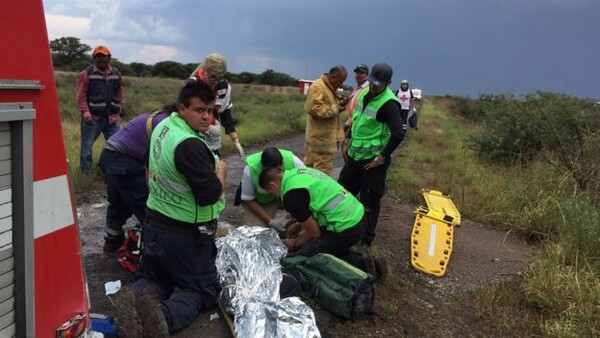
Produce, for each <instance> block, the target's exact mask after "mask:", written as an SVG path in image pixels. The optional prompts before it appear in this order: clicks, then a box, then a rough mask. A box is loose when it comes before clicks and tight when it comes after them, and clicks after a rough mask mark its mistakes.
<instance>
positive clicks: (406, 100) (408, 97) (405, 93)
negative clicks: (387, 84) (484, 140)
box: [397, 80, 414, 129]
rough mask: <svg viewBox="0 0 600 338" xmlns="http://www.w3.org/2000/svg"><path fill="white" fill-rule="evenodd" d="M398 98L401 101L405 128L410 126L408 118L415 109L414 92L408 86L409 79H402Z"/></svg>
mask: <svg viewBox="0 0 600 338" xmlns="http://www.w3.org/2000/svg"><path fill="white" fill-rule="evenodd" d="M397 97H398V100H399V101H400V115H402V124H403V127H404V129H407V127H408V119H409V117H410V116H409V115H411V113H414V111H413V109H414V108H413V100H414V98H413V94H412V91H411V90H410V89H409V88H408V81H407V80H402V82H400V89H399V90H398V94H397Z"/></svg>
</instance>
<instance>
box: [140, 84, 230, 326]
mask: <svg viewBox="0 0 600 338" xmlns="http://www.w3.org/2000/svg"><path fill="white" fill-rule="evenodd" d="M214 103H215V93H214V91H213V90H212V89H211V88H210V87H209V85H208V84H206V83H205V82H204V81H193V82H190V83H188V84H186V85H184V87H183V88H182V89H181V91H180V93H179V97H178V99H177V109H178V111H177V112H174V113H172V114H171V115H170V116H169V117H168V118H167V119H165V120H164V121H162V122H161V123H160V124H158V125H157V126H156V129H155V130H154V132H153V133H152V137H151V140H150V150H149V152H150V158H149V187H150V196H149V198H148V202H147V206H148V209H147V221H146V224H145V225H144V229H143V232H142V253H141V258H140V265H139V269H138V273H137V275H136V282H135V283H134V286H133V288H134V291H135V293H136V295H137V296H138V300H139V302H138V312H139V313H138V314H139V315H140V318H142V325H143V329H144V336H145V337H166V336H168V334H169V333H170V332H175V331H179V330H181V329H184V328H185V327H187V326H189V325H190V324H191V323H192V321H193V320H194V319H195V317H196V315H197V314H198V313H199V311H201V310H203V309H207V308H210V307H212V306H213V305H214V304H215V301H216V287H217V285H216V282H217V270H216V267H215V257H216V247H215V231H216V228H217V219H218V218H219V216H220V215H221V212H222V211H223V209H224V200H223V198H222V196H223V191H224V187H225V176H226V174H227V166H226V165H225V162H223V161H219V160H218V159H216V158H215V156H214V155H213V153H212V152H211V151H210V149H209V148H208V145H207V144H206V143H205V142H204V140H203V138H202V137H200V136H199V135H198V133H199V132H205V131H206V130H208V128H209V127H210V118H211V116H212V113H213V110H214ZM149 296H152V297H153V298H154V299H157V300H159V301H160V303H158V304H157V303H156V302H155V301H154V302H152V301H150V299H152V298H150V297H149Z"/></svg>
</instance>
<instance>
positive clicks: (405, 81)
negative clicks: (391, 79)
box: [400, 80, 408, 85]
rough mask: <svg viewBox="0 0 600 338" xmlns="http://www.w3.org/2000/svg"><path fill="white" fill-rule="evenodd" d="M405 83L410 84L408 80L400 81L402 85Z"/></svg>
mask: <svg viewBox="0 0 600 338" xmlns="http://www.w3.org/2000/svg"><path fill="white" fill-rule="evenodd" d="M403 84H408V81H407V80H402V81H401V82H400V85H403Z"/></svg>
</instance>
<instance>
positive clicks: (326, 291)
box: [281, 253, 375, 319]
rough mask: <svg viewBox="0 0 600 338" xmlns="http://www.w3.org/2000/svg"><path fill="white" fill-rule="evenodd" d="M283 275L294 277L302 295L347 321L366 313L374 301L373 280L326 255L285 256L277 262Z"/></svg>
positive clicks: (368, 275) (337, 259) (345, 263)
mask: <svg viewBox="0 0 600 338" xmlns="http://www.w3.org/2000/svg"><path fill="white" fill-rule="evenodd" d="M281 266H282V267H283V271H284V272H285V273H288V274H290V275H292V276H294V277H295V278H296V279H297V280H298V283H299V284H300V289H301V290H302V295H303V296H304V297H312V298H314V299H315V300H316V301H317V303H319V305H320V306H321V307H323V308H324V309H326V310H329V311H331V312H332V313H334V314H336V315H338V316H341V317H343V318H347V319H354V318H358V317H360V316H362V315H364V314H367V313H370V312H371V308H372V307H373V301H374V299H375V285H374V282H373V276H371V275H370V274H368V273H366V272H364V271H362V270H360V269H359V268H357V267H355V266H353V265H351V264H349V263H347V262H345V261H343V260H341V259H339V258H337V257H335V256H333V255H330V254H325V253H320V254H316V255H314V256H312V257H305V256H300V255H296V256H289V257H285V258H283V259H282V260H281Z"/></svg>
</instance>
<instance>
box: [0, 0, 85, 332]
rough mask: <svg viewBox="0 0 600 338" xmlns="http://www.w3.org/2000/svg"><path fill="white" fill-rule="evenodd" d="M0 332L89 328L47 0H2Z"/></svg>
mask: <svg viewBox="0 0 600 338" xmlns="http://www.w3.org/2000/svg"><path fill="white" fill-rule="evenodd" d="M0 23H1V25H2V28H1V30H0V46H1V51H0V55H1V56H0V337H12V336H16V337H41V338H45V337H78V336H81V335H83V334H85V333H86V331H87V328H88V327H89V325H90V319H89V301H88V295H87V284H86V280H85V274H84V270H83V264H82V255H81V247H80V242H79V232H78V227H77V216H76V210H75V205H74V202H73V194H72V191H71V186H70V178H69V174H68V170H67V161H66V156H65V147H64V143H63V135H62V128H61V120H60V114H59V110H58V101H57V96H56V87H55V82H54V73H53V69H52V59H51V54H50V48H49V44H48V35H47V31H46V23H45V19H44V9H43V6H42V1H41V0H18V1H12V0H2V1H0Z"/></svg>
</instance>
